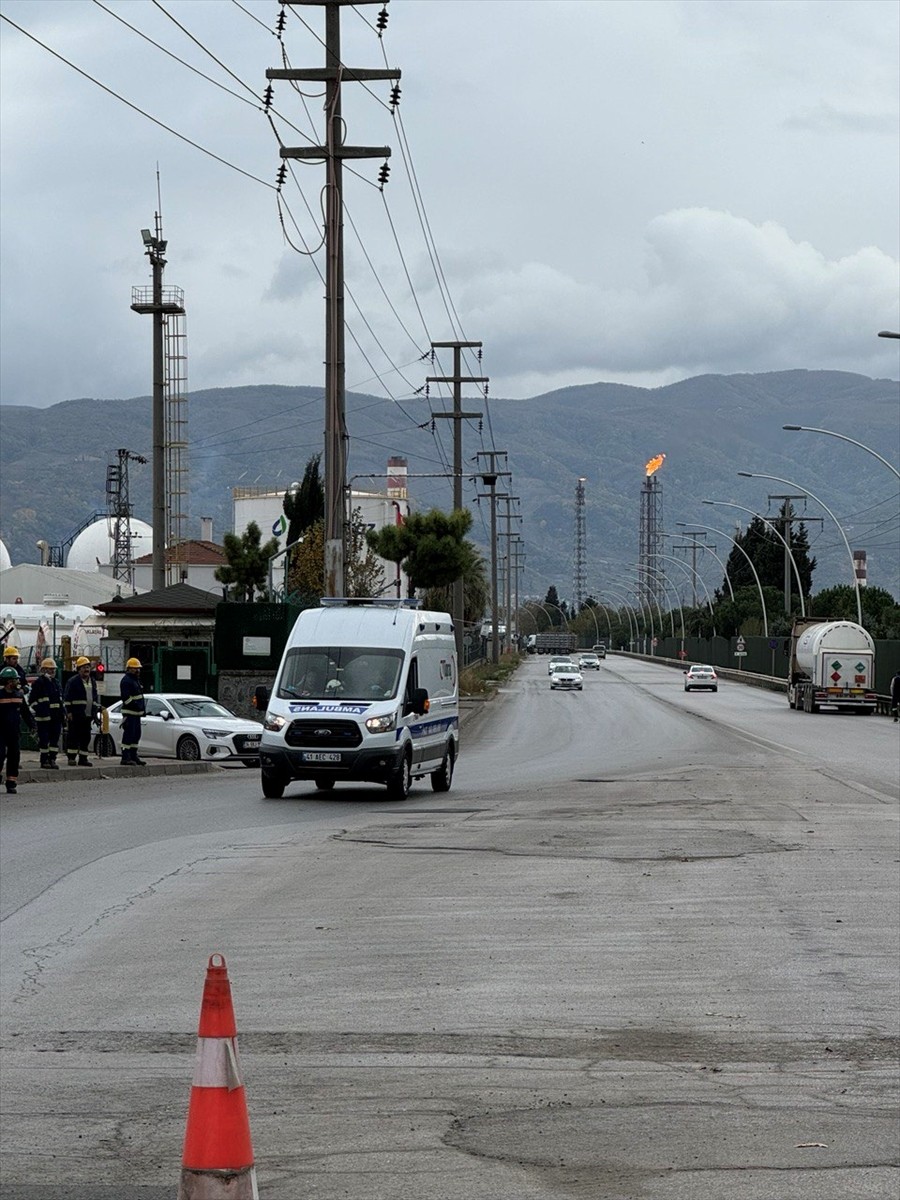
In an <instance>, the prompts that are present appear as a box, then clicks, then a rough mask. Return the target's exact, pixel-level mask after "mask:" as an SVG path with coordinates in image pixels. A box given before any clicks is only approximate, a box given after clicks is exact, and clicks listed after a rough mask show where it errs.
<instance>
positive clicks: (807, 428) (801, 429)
mask: <svg viewBox="0 0 900 1200" xmlns="http://www.w3.org/2000/svg"><path fill="white" fill-rule="evenodd" d="M878 336H879V337H881V336H882V335H881V334H879V335H878ZM781 428H782V429H788V430H790V432H791V433H827V434H828V436H829V437H835V438H840V440H841V441H842V442H849V443H850V445H851V446H859V448H860V450H865V451H866V452H867V453H868V454H871V455H872V457H873V458H877V459H878V461H879V462H880V463H883V464H884V466H886V467H887V469H888V470H889V471H890V472H891V474H892V475H895V476H896V477H897V478H898V479H900V471H898V470H897V468H896V467H893V466H891V464H890V463H889V462H888V460H887V459H886V458H882V457H881V455H880V454H879V453H878V451H877V450H873V449H872V447H871V446H867V445H865V443H864V442H858V441H856V439H855V438H852V437H847V436H846V434H843V433H835V432H834V430H833V429H815V428H814V427H813V426H812V425H782V427H781Z"/></svg>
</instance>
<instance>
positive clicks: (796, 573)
mask: <svg viewBox="0 0 900 1200" xmlns="http://www.w3.org/2000/svg"><path fill="white" fill-rule="evenodd" d="M700 503H701V504H719V505H721V506H722V507H723V508H739V509H740V510H741V512H747V513H749V514H750V516H751V517H757V518H758V519H759V520H760V521H762V523H763V525H768V527H769V528H770V529H771V530H772V532H773V533H774V534H775V536H776V537H777V538H778V540H779V542H781V544H782V546H784V551H785V554H787V556H788V558H789V559H790V560H791V566H792V567H793V568H794V578H795V579H796V580H797V591H798V593H799V595H800V616H801V617H805V616H806V602H805V601H804V599H803V581H802V580H801V578H800V569H799V567H798V566H797V560H796V558H794V556H793V554H792V553H791V548H790V546H789V545H788V543H787V541H786V540H785V538H784V537H783V536H782V534H781V533H780V532H779V531H778V529H777V528H776V527H775V525H774V524H773V523H772V522H771V521H770V520H769V519H768V518H767V517H764V516H762V515H761V514H760V513H758V512H754V511H753V509H752V508H748V507H747V506H746V504H733V503H732V502H731V501H730V500H701V501H700ZM785 612H790V603H789V602H788V604H786V605H785Z"/></svg>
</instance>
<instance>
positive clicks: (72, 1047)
mask: <svg viewBox="0 0 900 1200" xmlns="http://www.w3.org/2000/svg"><path fill="white" fill-rule="evenodd" d="M485 708H486V711H485V712H484V713H483V714H479V716H478V718H477V719H476V721H475V722H474V724H473V725H472V726H470V727H469V728H468V729H467V730H466V733H465V739H464V752H463V754H462V756H461V759H460V762H459V766H458V770H457V773H456V777H455V780H454V786H453V790H452V791H451V792H450V793H449V794H445V795H437V794H434V793H433V792H432V791H431V788H430V786H429V784H428V781H427V780H426V781H424V782H420V783H419V784H417V785H416V787H415V789H414V791H413V793H412V795H411V797H410V798H409V800H408V801H407V802H406V803H405V804H401V805H397V804H391V803H389V802H387V801H386V799H385V793H384V791H383V790H382V789H377V788H352V787H347V788H344V789H341V788H338V789H337V790H335V791H334V792H332V793H329V794H327V795H325V794H322V793H316V792H314V791H312V790H310V789H309V788H307V787H306V786H305V785H295V787H294V788H293V789H292V790H289V791H288V793H287V795H286V796H285V797H284V799H283V800H280V801H266V800H263V799H262V798H261V796H260V794H259V789H258V786H257V779H256V775H255V773H254V772H251V771H245V770H232V771H222V772H221V773H219V774H215V775H196V776H187V777H165V778H163V777H157V778H153V779H146V780H134V781H126V782H122V781H118V780H117V781H102V782H98V783H97V784H96V785H88V784H86V783H83V782H82V783H80V784H73V785H71V786H65V785H63V784H60V785H56V786H54V787H44V788H43V789H42V788H41V786H40V785H38V784H34V785H28V786H27V787H23V789H22V791H21V794H20V795H19V796H18V797H9V798H6V802H5V803H4V805H3V808H2V809H0V814H2V858H0V914H2V919H3V923H2V941H0V950H2V962H0V1001H2V1012H3V1030H2V1035H3V1036H2V1095H0V1102H2V1109H3V1138H2V1155H3V1157H2V1168H3V1174H2V1185H3V1195H4V1198H6V1200H61V1198H62V1197H66V1198H67V1200H112V1198H113V1197H135V1198H136V1200H157V1197H159V1198H162V1197H167V1198H170V1197H172V1196H173V1195H174V1192H175V1188H176V1185H177V1179H178V1174H179V1167H180V1154H181V1141H182V1138H183V1134H184V1119H185V1113H186V1106H187V1099H188V1094H189V1089H190V1080H191V1075H192V1071H193V1051H194V1045H195V1033H196V1023H197V1013H198V1008H199V1001H200V993H201V989H202V982H203V974H204V970H205V965H206V960H207V957H208V955H209V954H210V953H211V952H213V951H221V952H222V953H224V954H225V956H226V958H227V961H228V966H229V970H230V974H231V978H232V984H233V989H234V994H235V1005H236V1011H237V1019H238V1027H239V1031H240V1043H241V1051H242V1059H243V1066H244V1073H245V1078H246V1083H247V1092H248V1098H249V1108H250V1120H251V1127H252V1131H253V1139H254V1148H255V1152H256V1158H257V1172H258V1177H259V1182H260V1194H261V1196H262V1197H263V1198H264V1200H265V1198H267V1197H270V1198H273V1200H282V1198H284V1200H288V1198H290V1200H306V1198H313V1200H337V1198H338V1197H343V1198H347V1197H349V1198H351V1200H363V1198H365V1200H379V1198H382V1197H383V1198H385V1200H388V1198H390V1200H406V1198H410V1200H412V1198H415V1200H498V1198H500V1200H548V1198H550V1197H554V1198H556V1197H558V1198H561V1200H562V1198H570V1197H579V1198H580V1197H599V1198H604V1200H607V1198H616V1200H645V1198H650V1200H688V1198H690V1200H722V1198H724V1197H727V1198H728V1200H856V1198H862V1197H878V1198H879V1200H881V1198H883V1197H885V1196H893V1195H896V1194H897V1192H898V1189H900V1169H898V1161H900V1152H898V1121H897V1117H898V1107H897V1104H898V1096H897V1083H898V1071H897V1055H898V1038H897V1033H898V1012H900V1004H898V991H900V971H898V961H900V959H898V951H900V940H898V938H900V911H898V909H900V906H898V896H897V879H898V866H897V863H898V861H900V836H898V776H900V769H898V767H900V742H898V729H897V727H896V726H895V725H893V724H892V723H891V722H889V721H886V720H883V719H878V718H871V717H870V718H866V717H858V716H853V715H848V714H837V713H834V714H829V713H820V714H818V715H815V716H812V715H806V714H803V713H794V712H792V711H790V710H789V709H788V707H787V704H786V701H785V700H784V698H783V697H781V696H778V695H775V694H772V693H767V692H763V691H759V690H757V689H753V688H745V687H742V686H740V685H739V684H727V683H723V685H722V687H721V689H720V691H719V692H718V694H716V695H713V694H709V693H690V694H688V695H686V694H684V692H683V690H682V682H681V675H680V674H679V673H678V672H677V671H672V670H668V669H665V668H662V667H657V666H653V665H651V664H645V663H641V662H636V661H625V660H622V659H619V658H616V657H611V658H609V659H607V661H606V664H605V665H604V668H603V670H602V671H601V672H599V673H597V674H589V675H588V676H587V677H586V682H585V690H584V692H583V693H561V692H553V693H551V692H550V690H549V683H548V680H547V675H546V662H545V660H543V659H540V658H539V659H537V660H530V661H529V662H527V663H526V664H525V665H524V666H523V668H522V669H521V670H520V671H519V672H518V674H517V675H516V676H515V677H514V680H513V681H512V683H511V685H510V686H509V688H508V689H507V691H506V692H505V693H504V694H502V695H501V696H500V697H499V698H498V699H497V700H496V701H495V702H494V703H493V704H491V705H488V706H485Z"/></svg>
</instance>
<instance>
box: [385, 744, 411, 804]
mask: <svg viewBox="0 0 900 1200" xmlns="http://www.w3.org/2000/svg"><path fill="white" fill-rule="evenodd" d="M411 788H412V763H411V762H410V758H409V755H408V754H404V755H403V757H402V758H401V760H400V765H399V766H398V767H397V768H396V769H395V770H394V771H392V772H391V776H390V778H389V779H388V781H387V793H388V798H389V799H390V800H405V799H406V798H407V796H408V795H409V793H410V790H411Z"/></svg>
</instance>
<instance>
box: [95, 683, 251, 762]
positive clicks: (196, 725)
mask: <svg viewBox="0 0 900 1200" xmlns="http://www.w3.org/2000/svg"><path fill="white" fill-rule="evenodd" d="M144 703H145V705H146V710H147V712H146V715H145V716H144V717H143V719H142V720H141V742H140V745H139V746H138V754H139V755H140V756H141V757H145V756H149V757H151V758H180V759H185V760H186V761H188V762H241V763H244V765H245V766H248V767H258V766H259V744H260V740H261V735H262V725H261V724H259V723H258V722H256V721H247V720H245V719H244V718H243V717H236V716H235V715H234V713H233V712H231V710H230V709H227V708H225V707H224V706H223V705H221V704H219V702H218V700H213V698H212V696H192V695H190V694H188V693H187V692H183V693H182V692H155V693H153V694H152V695H149V696H145V697H144ZM121 709H122V702H121V700H120V701H118V702H117V703H116V704H112V705H110V707H109V709H108V712H109V733H108V734H102V733H99V734H97V736H96V738H95V739H94V753H95V754H97V755H99V754H100V753H101V750H102V753H103V754H104V755H105V756H106V757H112V756H113V755H119V754H121V752H122V722H123V719H124V718H123V717H122V712H121ZM104 739H105V740H104Z"/></svg>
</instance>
